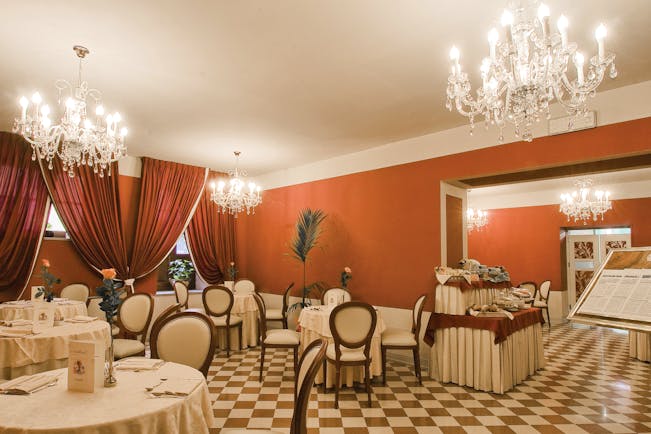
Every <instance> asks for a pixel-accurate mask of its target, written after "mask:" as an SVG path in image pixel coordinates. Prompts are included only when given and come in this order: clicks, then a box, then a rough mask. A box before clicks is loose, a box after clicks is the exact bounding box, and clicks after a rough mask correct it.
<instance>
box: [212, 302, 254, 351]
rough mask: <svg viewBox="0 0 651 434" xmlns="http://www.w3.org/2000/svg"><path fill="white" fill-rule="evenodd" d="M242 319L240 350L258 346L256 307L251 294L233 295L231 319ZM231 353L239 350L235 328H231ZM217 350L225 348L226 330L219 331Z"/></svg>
mask: <svg viewBox="0 0 651 434" xmlns="http://www.w3.org/2000/svg"><path fill="white" fill-rule="evenodd" d="M232 316H238V317H240V318H242V348H246V347H255V346H257V345H258V305H257V304H256V303H255V298H253V294H252V293H251V292H245V293H237V292H235V293H233V307H232V308H231V317H232ZM230 333H231V351H237V350H239V335H238V332H237V328H236V327H232V328H231V330H230ZM218 336H219V348H220V349H224V348H226V330H225V329H220V330H219V334H218Z"/></svg>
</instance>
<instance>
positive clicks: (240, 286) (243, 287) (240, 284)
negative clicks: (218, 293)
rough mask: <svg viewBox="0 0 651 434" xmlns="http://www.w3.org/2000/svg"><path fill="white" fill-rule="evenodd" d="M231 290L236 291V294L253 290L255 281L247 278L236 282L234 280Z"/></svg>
mask: <svg viewBox="0 0 651 434" xmlns="http://www.w3.org/2000/svg"><path fill="white" fill-rule="evenodd" d="M233 291H235V292H237V293H238V294H248V293H250V292H255V283H253V282H252V281H250V280H249V279H239V280H238V281H237V282H235V286H234V287H233Z"/></svg>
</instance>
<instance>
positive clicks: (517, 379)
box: [430, 324, 545, 393]
mask: <svg viewBox="0 0 651 434" xmlns="http://www.w3.org/2000/svg"><path fill="white" fill-rule="evenodd" d="M494 341H495V334H494V333H493V332H491V331H489V330H480V329H471V328H462V327H459V328H446V329H437V330H436V341H435V343H434V345H433V346H432V350H431V353H430V376H431V378H433V379H435V380H437V381H439V382H442V383H455V384H459V385H461V386H469V387H472V388H474V389H477V390H481V391H485V392H494V393H504V392H506V391H508V390H510V389H512V388H513V387H514V386H515V385H516V384H518V383H521V382H522V381H524V380H525V379H526V378H527V377H528V376H529V375H532V374H534V373H535V372H536V370H538V369H541V368H543V367H544V366H545V354H544V348H543V340H542V328H541V325H540V324H534V325H532V326H530V327H526V328H524V329H522V330H519V331H517V332H515V333H513V334H512V335H510V336H509V337H507V339H506V341H504V342H502V343H499V344H495V343H494Z"/></svg>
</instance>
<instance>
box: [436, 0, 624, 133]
mask: <svg viewBox="0 0 651 434" xmlns="http://www.w3.org/2000/svg"><path fill="white" fill-rule="evenodd" d="M527 3H529V4H530V5H531V6H528V5H527ZM536 4H537V2H536V1H534V2H532V1H531V0H512V1H511V2H510V5H509V8H508V9H506V10H505V11H504V13H503V14H502V18H501V24H502V28H503V30H502V31H501V32H499V31H498V30H496V29H491V30H490V31H489V32H488V44H489V57H486V58H484V60H483V61H482V64H481V68H480V72H481V78H482V86H481V87H480V88H478V89H477V91H476V96H473V95H472V92H471V86H470V81H469V79H468V74H467V73H465V72H463V71H462V70H461V66H460V64H459V57H460V53H459V50H458V49H457V48H456V47H452V49H451V50H450V61H451V64H452V67H451V73H450V76H449V77H448V87H447V102H446V107H447V108H448V110H450V111H451V110H452V107H453V106H454V107H455V108H456V109H457V111H458V112H459V113H460V114H462V115H464V116H467V117H468V118H469V120H470V133H471V134H472V131H473V128H474V125H475V121H477V120H484V122H485V127H486V129H488V125H489V124H490V125H496V126H497V127H498V128H499V129H500V136H499V139H500V142H501V141H503V140H504V134H503V129H504V127H505V126H506V124H507V123H511V124H513V125H514V126H515V135H516V136H517V137H520V138H521V139H522V140H526V141H529V142H530V141H531V140H532V139H533V133H532V127H533V125H534V124H535V123H536V122H539V121H540V119H541V118H546V119H549V118H550V112H549V110H550V105H551V104H552V103H554V102H557V103H559V104H560V105H561V106H562V107H564V108H565V110H566V111H567V113H568V114H570V115H571V116H572V117H571V120H570V128H571V127H572V125H571V124H572V122H573V121H574V120H575V119H576V118H577V117H578V116H585V115H586V114H587V112H588V109H587V106H586V100H587V98H588V97H589V96H590V97H592V96H594V95H595V91H596V89H597V87H598V86H599V84H601V82H602V80H603V78H604V75H605V72H606V70H607V69H608V67H610V71H609V74H610V78H615V77H616V76H617V70H616V69H615V63H614V60H615V55H614V54H612V53H607V52H606V51H605V48H604V39H605V37H606V27H605V26H604V25H603V24H600V25H599V26H598V27H597V30H596V31H595V38H596V40H597V45H598V51H597V55H595V56H593V57H592V58H590V59H589V61H588V64H587V65H585V62H586V58H585V56H584V55H583V54H582V53H581V52H579V51H578V49H577V45H576V44H575V43H573V42H568V40H567V28H568V24H569V20H568V19H567V18H566V17H565V16H564V15H561V16H560V17H559V18H558V21H557V28H558V32H554V31H552V30H551V26H550V16H549V15H550V12H549V7H547V5H545V4H540V5H539V7H538V9H537V17H536V16H534V10H535V5H536ZM500 34H501V36H500ZM571 63H573V64H574V68H572V67H570V64H571ZM584 66H585V67H586V68H587V74H586V71H585V70H584Z"/></svg>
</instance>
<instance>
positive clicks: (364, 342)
mask: <svg viewBox="0 0 651 434" xmlns="http://www.w3.org/2000/svg"><path fill="white" fill-rule="evenodd" d="M353 307H361V308H364V309H366V310H367V311H368V313H369V314H370V316H371V325H370V328H369V331H368V333H367V334H366V336H365V337H364V338H363V339H361V340H359V341H357V342H352V341H346V340H344V339H343V338H342V337H341V335H340V334H339V331H338V330H337V327H336V325H335V324H336V318H337V315H338V314H339V312H341V311H342V310H344V309H348V308H353ZM376 325H377V313H376V312H375V308H374V307H373V306H371V305H370V304H368V303H364V302H361V301H349V302H346V303H342V304H340V305H338V306H337V307H335V308H334V309H333V310H332V313H331V314H330V333H332V339H333V341H334V344H333V345H334V346H335V360H331V359H329V358H328V356H327V355H326V358H325V360H324V361H323V389H324V391H325V388H326V382H327V378H328V376H327V373H328V361H332V362H334V364H335V383H334V387H335V408H339V380H340V377H341V368H342V367H344V366H364V382H365V383H366V393H367V394H368V405H369V407H370V406H371V372H370V367H371V354H370V352H371V339H372V338H373V333H374V332H375V326H376ZM341 346H344V347H346V348H350V349H355V348H361V347H364V360H355V361H342V360H341Z"/></svg>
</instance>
